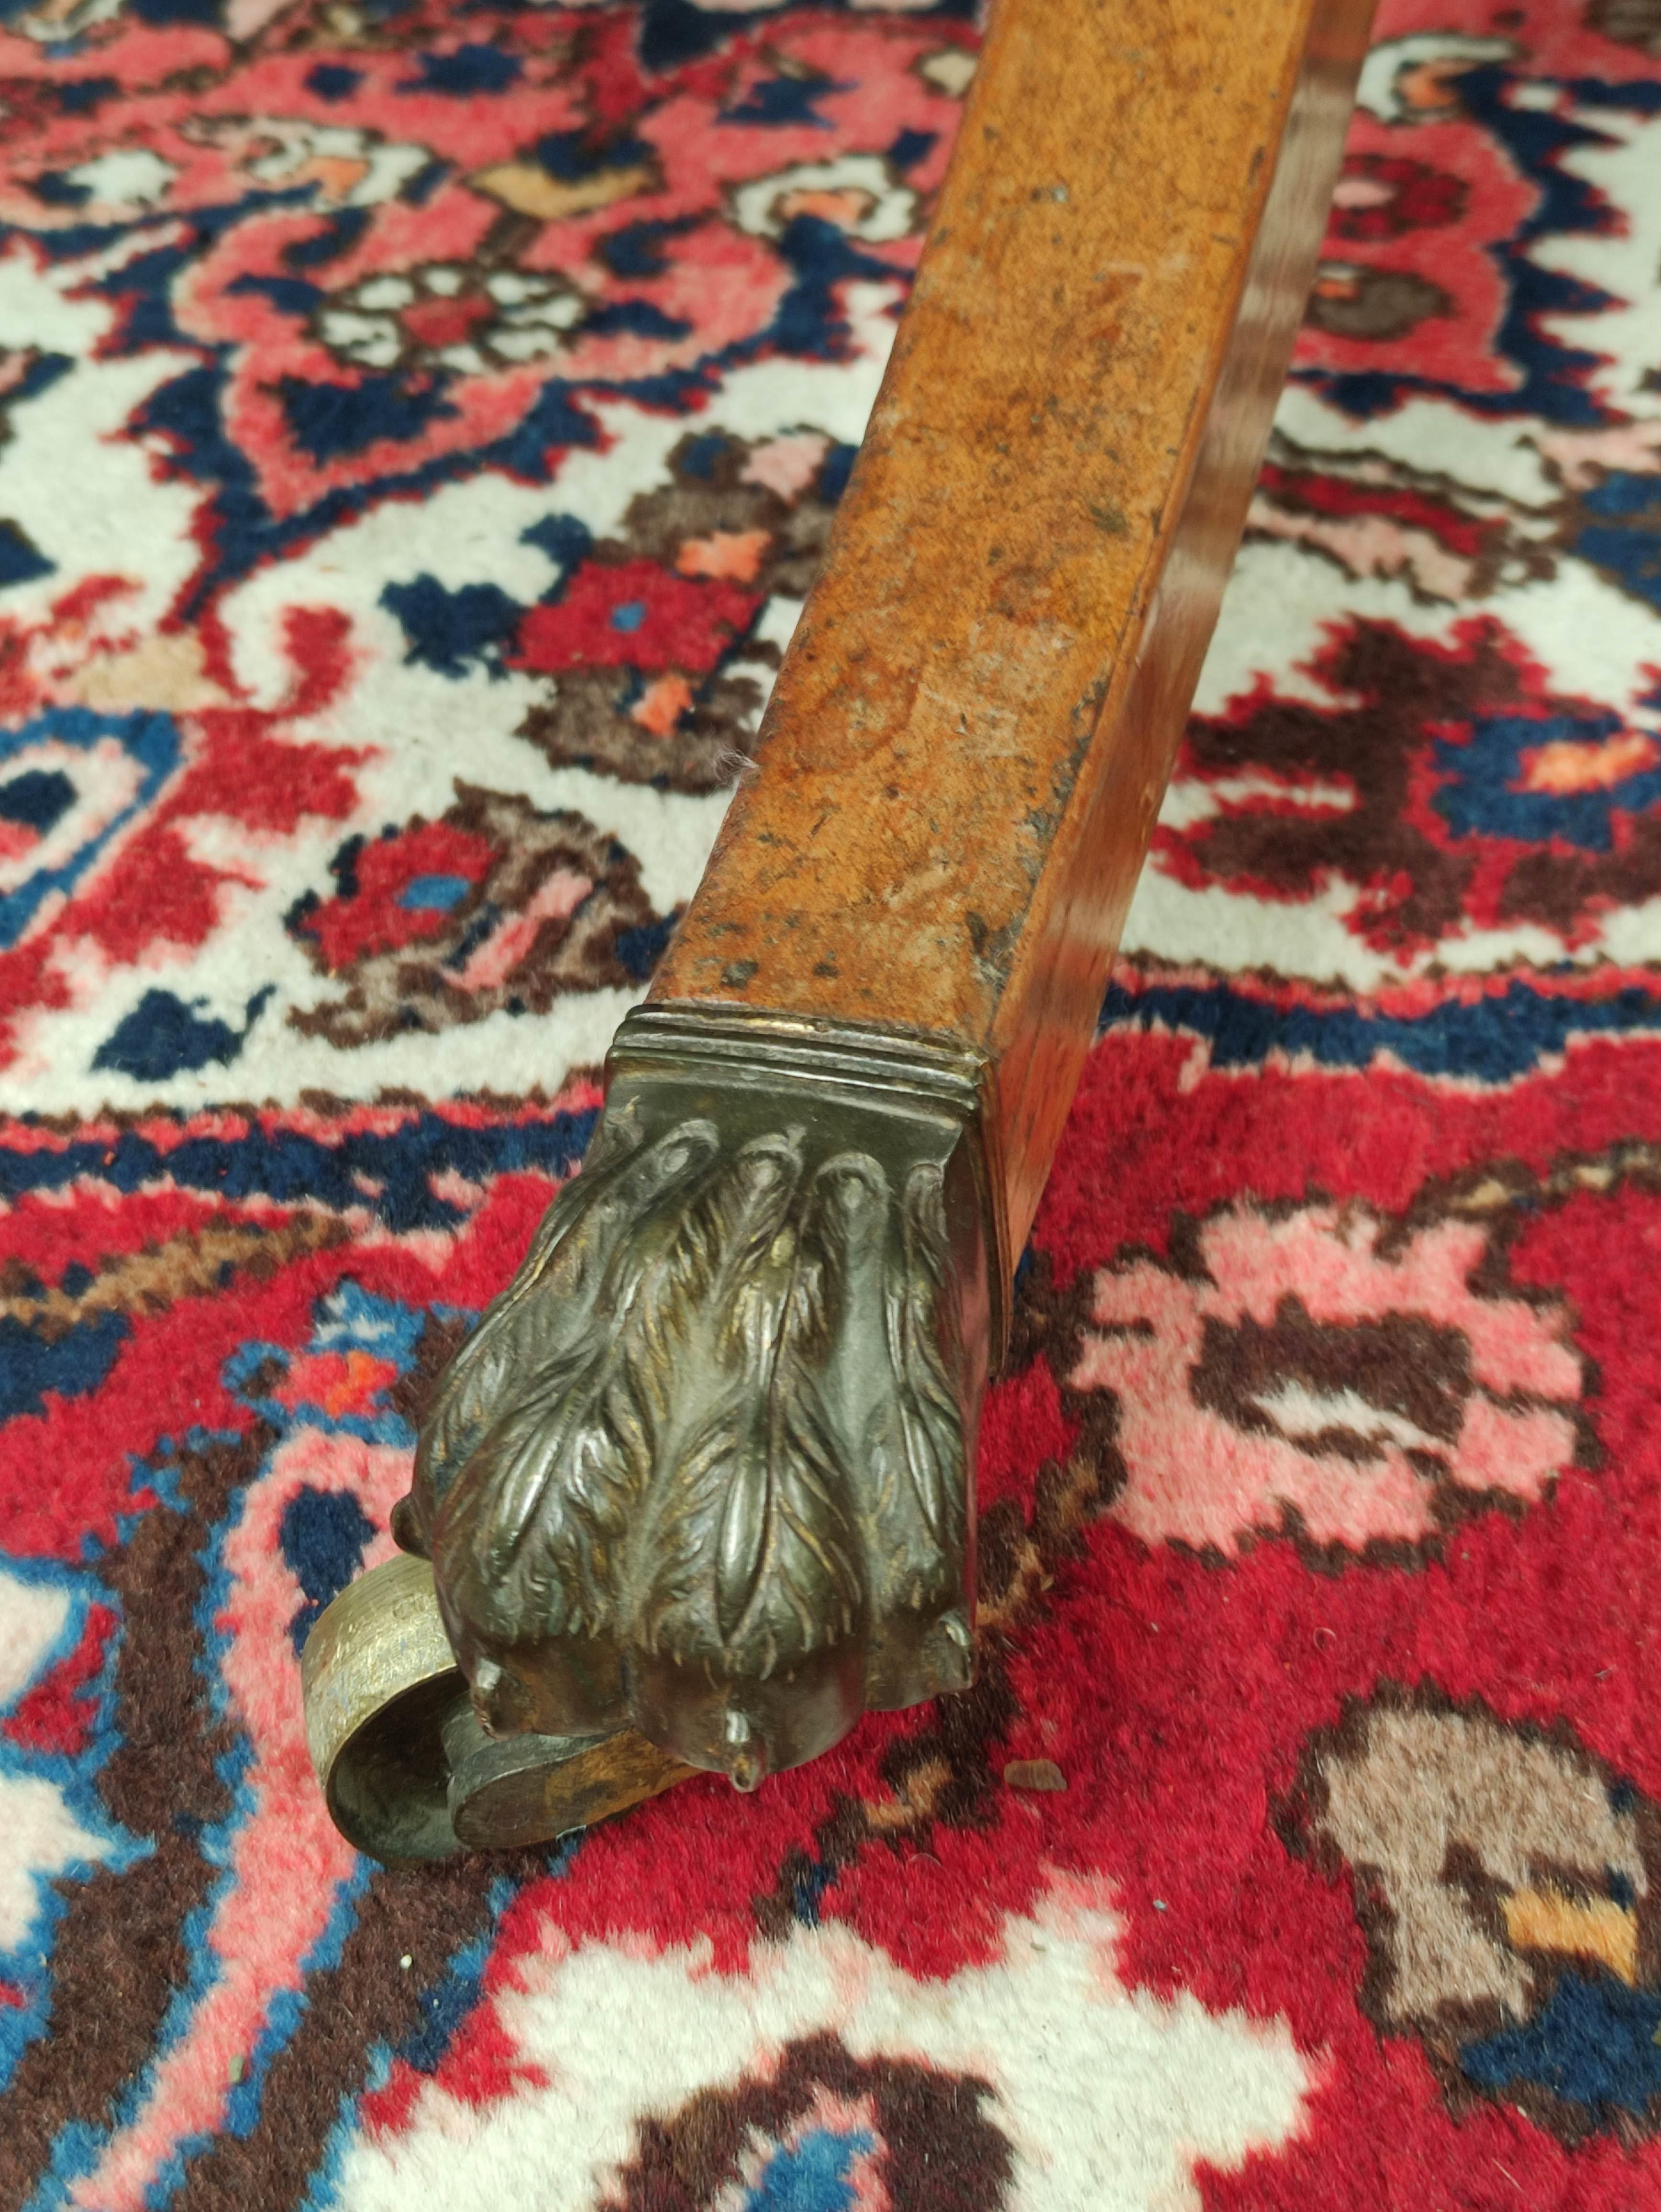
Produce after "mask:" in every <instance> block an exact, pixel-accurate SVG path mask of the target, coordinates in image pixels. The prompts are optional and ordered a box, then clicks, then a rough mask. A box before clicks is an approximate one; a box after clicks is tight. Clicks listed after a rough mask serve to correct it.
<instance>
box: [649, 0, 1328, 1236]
mask: <svg viewBox="0 0 1661 2212" xmlns="http://www.w3.org/2000/svg"><path fill="white" fill-rule="evenodd" d="M1371 13H1372V8H1371V0H1233V4H1232V5H1231V4H1228V0H1001V4H1000V5H999V7H998V8H997V9H996V11H995V15H994V19H993V23H992V27H991V31H990V34H989V39H988V42H987V46H986V49H985V52H984V54H983V59H982V63H981V67H980V70H979V73H978V76H977V82H976V85H975V88H974V90H973V92H972V94H971V95H970V100H969V104H968V107H967V111H966V112H965V115H964V122H963V125H962V131H961V134H960V137H959V140H958V149H957V151H956V153H955V155H954V157H953V161H952V169H951V173H950V174H949V176H948V179H947V181H946V188H945V191H944V194H943V197H942V200H941V204H940V210H939V213H938V216H937V217H936V220H935V223H934V229H933V231H932V234H931V236H930V240H929V244H928V251H927V252H926V254H925V257H924V259H923V264H922V270H921V271H920V273H919V276H918V279H917V283H916V290H915V292H914V295H913V297H912V301H911V303H910V307H909V308H908V310H907V313H906V316H905V319H904V324H903V325H902V328H901V331H900V334H899V337H898V339H897V343H896V348H895V353H894V358H893V361H892V362H891V365H890V368H889V372H888V375H887V378H886V380H885V383H884V386H883V389H882V393H881V396H880V398H879V401H878V404H877V406H876V409H875V411H874V413H873V417H872V421H871V426H870V428H869V431H868V432H867V438H866V441H865V444H864V447H863V448H862V449H861V455H860V459H859V462H858V465H857V466H856V468H855V471H854V476H853V479H852V482H851V483H850V485H849V490H848V493H847V495H846V497H845V499H844V501H843V507H842V509H841V512H840V513H839V514H838V517H837V526H836V529H835V531H834V532H833V535H832V538H831V547H830V550H829V553H828V556H827V559H826V563H825V568H824V573H823V574H822V576H821V577H820V580H819V581H818V586H816V588H815V590H814V592H813V595H812V599H811V601H810V603H809V605H808V608H807V611H806V614H805V616H804V617H803V619H802V623H801V625H800V629H799V631H798V633H797V636H796V639H795V641H794V643H793V645H792V647H791V649H790V652H789V653H788V656H787V659H786V662H785V665H784V668H783V670H782V672H781V675H780V678H779V683H778V686H777V690H776V694H775V696H774V700H773V703H772V706H771V708H770V713H769V716H768V720H767V723H766V725H765V726H764V733H763V740H762V744H761V748H760V764H759V768H758V770H757V774H756V775H754V776H753V777H752V778H751V780H750V781H749V782H748V783H747V784H746V786H745V788H744V789H743V790H742V791H741V792H740V793H739V796H738V798H737V799H735V801H734V803H733V807H732V809H731V811H730V812H729V814H728V816H727V822H726V824H725V826H724V828H723V829H722V832H721V837H720V839H719V841H718V842H717V845H716V848H715V854H714V855H713V857H712V859H711V861H710V864H709V870H708V872H707V873H706V875H705V877H704V879H703V884H702V885H701V887H700V889H699V891H698V893H697V897H696V899H695V900H694V902H693V904H692V906H691V909H690V911H689V912H688V914H687V915H686V916H685V918H684V921H683V923H682V926H681V928H680V931H679V933H678V938H677V939H676V941H675V944H674V945H673V946H672V950H671V951H670V954H669V956H668V957H667V960H666V963H665V965H664V967H663V969H661V970H660V975H659V977H658V980H657V981H656V983H655V985H654V989H653V993H652V997H653V999H654V1000H656V1001H660V1002H662V1001H674V1000H679V1001H685V1000H695V1001H703V1002H706V1003H707V1002H709V1001H712V1000H713V1001H717V1002H725V1003H727V1004H731V1005H734V1006H747V1007H751V1008H756V1009H770V1010H773V1011H776V1012H785V1013H790V1014H800V1015H809V1016H817V1017H827V1018H834V1019H837V1020H840V1021H844V1022H846V1021H853V1022H882V1023H889V1024H892V1023H902V1024H907V1025H910V1026H912V1027H915V1028H917V1029H922V1030H932V1031H935V1032H939V1033H941V1034H944V1035H946V1036H951V1037H953V1038H956V1039H958V1040H960V1041H961V1042H964V1043H965V1044H967V1045H969V1046H970V1047H971V1048H974V1049H976V1050H977V1051H979V1052H981V1053H983V1054H985V1055H986V1057H987V1059H988V1060H989V1063H990V1066H991V1068H992V1071H993V1073H992V1084H993V1086H994V1088H993V1094H992V1096H993V1102H994V1103H993V1112H992V1115H991V1119H992V1121H994V1123H995V1127H993V1128H992V1129H991V1130H990V1131H989V1139H990V1142H991V1147H992V1150H993V1152H994V1155H995V1157H996V1156H1000V1155H1001V1159H1002V1162H1003V1167H1002V1170H1001V1182H1002V1186H1003V1200H1004V1205H1005V1208H1006V1212H1007V1219H1006V1222H1005V1224H1004V1227H1005V1229H1006V1231H1007V1238H1008V1244H1007V1249H1013V1250H1014V1251H1019V1249H1020V1245H1021V1243H1022V1241H1023V1240H1024V1238H1025V1234H1026V1231H1027V1228H1028V1226H1029V1225H1030V1223H1031V1217H1032V1214H1033V1212H1034V1210H1035V1209H1036V1207H1037V1201H1038V1197H1039V1194H1040V1193H1041V1191H1042V1188H1043V1181H1044V1177H1045V1176H1046V1175H1047V1173H1048V1171H1049V1167H1050V1158H1051V1157H1052V1155H1053V1152H1054V1150H1055V1146H1056V1141H1057V1139H1058V1138H1059V1135H1060V1131H1061V1126H1062V1121H1063V1119H1064V1117H1065V1115H1066V1112H1067V1109H1068V1104H1069V1103H1070V1101H1071V1097H1072V1094H1073V1090H1074V1085H1075V1084H1076V1081H1077V1079H1078V1074H1079V1072H1080V1066H1081V1064H1082V1060H1083V1056H1084V1054H1085V1052H1086V1049H1087V1048H1088V1044H1089V1041H1090V1038H1091V1036H1092V1033H1093V1029H1094V1025H1095V1020H1096V1016H1097V1011H1098V1007H1099V1006H1100V1003H1101V998H1102V993H1103V990H1104V986H1105V982H1106V978H1107V973H1108V969H1109V964H1110V960H1111V957H1112V955H1113V951H1114V950H1115V948H1116V944H1117V941H1118V936H1119V932H1120V929H1121V927H1122V926H1123V920H1124V915H1125V911H1126V908H1127V907H1128V906H1129V900H1130V896H1131V892H1132V890H1133V889H1134V888H1135V879H1136V875H1137V872H1138V870H1139V868H1140V866H1141V861H1142V858H1143V855H1144V854H1145V852H1146V849H1147V841H1148V837H1149V836H1150V834H1151V831H1152V829H1153V820H1154V817H1155V815H1156V813H1157V811H1158V809H1159V799H1160V797H1161V794H1162V793H1163V791H1164V788H1165V780H1166V777H1167V775H1168V774H1169V771H1170V764H1171V756H1172V753H1173V751H1174V749H1175V746H1176V743H1177V738H1178V736H1179V734H1180V732H1181V727H1182V722H1183V716H1184V714H1185V713H1186V711H1187V708H1188V704H1189V699H1190V698H1191V696H1192V693H1193V689H1194V685H1195V684H1196V680H1197V678H1198V675H1199V669H1200V663H1201V659H1202V655H1203V653H1204V650H1205V647H1206V643H1207V641H1208V637H1209V635H1210V633H1211V629H1212V625H1213V623H1214V620H1215V617H1216V611H1217V605H1218V601H1219V599H1220V594H1221V591H1222V586H1223V583H1224V580H1225V578H1226V574H1227V569H1228V565H1229V562H1230V561H1231V559H1232V555H1233V551H1234V548H1235V544H1236V543H1237V541H1238V536H1239V532H1240V530H1241V528H1242V526H1243V524H1244V514H1245V507H1246V501H1247V499H1248V497H1249V495H1250V486H1251V481H1252V478H1253V477H1254V476H1255V474H1256V468H1257V465H1258V463H1259V461H1260V459H1261V457H1262V447H1263V442H1264V441H1265V439H1266V437H1267V435H1268V430H1269V419H1270V416H1271V415H1272V412H1273V410H1274V404H1275V397H1276V394H1277V393H1278V392H1279V389H1280V386H1281V380H1282V378H1283V376H1284V374H1285V372H1286V366H1287V360H1288V357H1289V356H1290V351H1291V347H1292V342H1293V336H1294V334H1295V331H1296V328H1297V324H1298V320H1299V314H1300V313H1301V310H1302V306H1303V301H1304V299H1305V294H1306V292H1307V289H1308V285H1309V283H1310V279H1311V273H1312V270H1313V265H1314V258H1315V255H1316V252H1317V248H1318V246H1319V242H1320V237H1321V232H1322V228H1323V218H1324V215H1325V210H1326V205H1327V202H1328V198H1329V194H1330V191H1331V186H1332V181H1333V178H1334V175H1335V170H1336V166H1337V162H1338V158H1339V155H1340V152H1341V150H1342V136H1343V129H1344V125H1345V121H1346V118H1347V117H1348V110H1349V102H1350V99H1351V95H1352V91H1353V87H1354V77H1355V73H1356V70H1357V69H1358V68H1359V66H1360V58H1361V54H1362V52H1363V50H1364V47H1365V43H1366V32H1367V27H1368V24H1369V21H1370V17H1371Z"/></svg>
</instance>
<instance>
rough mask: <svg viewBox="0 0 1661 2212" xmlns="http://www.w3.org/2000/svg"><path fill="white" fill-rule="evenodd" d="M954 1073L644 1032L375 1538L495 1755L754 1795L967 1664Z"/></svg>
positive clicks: (967, 1071) (783, 1043) (967, 1099)
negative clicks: (562, 1744)
mask: <svg viewBox="0 0 1661 2212" xmlns="http://www.w3.org/2000/svg"><path fill="white" fill-rule="evenodd" d="M976 1076H977V1070H976V1067H975V1066H974V1064H973V1062H972V1061H971V1060H970V1058H969V1056H968V1055H966V1054H961V1053H959V1052H957V1051H955V1050H953V1049H952V1048H942V1047H940V1046H936V1045H934V1044H933V1043H931V1042H928V1041H926V1040H924V1041H916V1040H910V1039H904V1038H900V1037H897V1036H885V1035H883V1034H881V1033H873V1032H861V1031H855V1030H848V1029H839V1030H827V1029H820V1030H816V1029H814V1028H812V1027H811V1026H810V1025H807V1024H781V1023H776V1022H757V1021H753V1020H747V1019H745V1018H744V1017H743V1016H741V1015H728V1016H724V1017H723V1016H716V1015H711V1014H710V1013H709V1012H703V1013H700V1014H689V1013H688V1012H685V1011H684V1010H677V1011H673V1012H672V1011H669V1010H654V1009H649V1008H648V1009H646V1010H643V1011H642V1012H639V1013H637V1014H636V1015H634V1016H631V1017H630V1019H629V1021H628V1022H627V1023H625V1024H624V1029H623V1030H622V1032H621V1033H620V1035H619V1037H618V1043H617V1046H616V1048H614V1052H613V1054H612V1060H611V1090H610V1095H609V1097H608V1102H607V1105H606V1109H605V1118H604V1121H603V1122H602V1124H601V1127H600V1129H599V1132H598V1133H597V1136H596V1139H595V1141H594V1144H593V1146H592V1147H591V1150H590V1154H589V1158H588V1161H587V1164H586V1165H585V1167H584V1170H583V1172H582V1173H581V1176H578V1177H577V1178H576V1180H575V1182H573V1183H572V1184H570V1185H569V1187H568V1188H567V1189H566V1190H565V1191H564V1192H563V1194H561V1196H560V1198H559V1199H558V1200H557V1202H556V1204H555V1206H553V1208H552V1209H551V1212H550V1213H549V1216H548V1218H547V1219H546V1221H545V1224H544V1225H543V1228H542V1230H541V1231H540V1232H539V1234H538V1238H537V1241H536V1243H535V1245H534V1247H533V1249H532V1253H531V1255H530V1256H529V1258H528V1259H527V1260H526V1263H525V1266H524V1267H523V1268H522V1269H521V1270H520V1273H519V1275H518V1277H517V1278H516V1279H515V1280H514V1283H513V1284H512V1285H510V1287H509V1288H508V1291H506V1292H505V1293H504V1294H503V1296H502V1297H501V1298H500V1299H499V1300H498V1301H497V1302H496V1304H495V1305H494V1306H492V1307H491V1308H490V1310H489V1311H488V1312H487V1313H486V1315H485V1316H484V1320H483V1321H482V1322H481V1323H480V1325H479V1327H478V1331H477V1332H476V1334H474V1336H473V1337H472V1340H471V1341H470V1342H469V1343H468V1344H467V1345H466V1346H465V1348H464V1349H463V1351H462V1352H461V1353H460V1354H459V1357H458V1358H457V1359H456V1361H455V1363H454V1364H453V1367H452V1369H451V1370H450V1373H449V1375H448V1376H447V1379H446V1382H445V1383H444V1385H443V1387H442V1389H441V1394H440V1396H439V1399H438V1401H437V1403H436V1405H435V1408H434V1411H433V1413H432V1415H431V1418H430V1419H429V1422H428V1425H427V1427H426V1429H425V1431H424V1432H423V1437H422V1439H421V1444H420V1449H419V1451H418V1453H417V1462H416V1475H415V1483H414V1487H413V1489H412V1492H411V1496H410V1498H408V1499H407V1500H405V1503H404V1504H403V1505H402V1506H401V1507H400V1509H399V1516H398V1520H397V1522H396V1524H395V1525H396V1528H397V1530H398V1534H399V1541H401V1542H403V1543H405V1545H406V1546H408V1547H411V1548H412V1549H416V1550H418V1551H420V1552H423V1553H426V1554H427V1555H428V1556H429V1558H430V1559H431V1561H432V1565H433V1571H434V1577H435V1584H436V1589H437V1597H438V1603H439V1607H440V1609H441V1613H442V1615H443V1620H444V1624H445V1626H446V1628H447V1630H448V1632H449V1636H450V1640H451V1642H452V1644H453V1647H454V1650H455V1652H456V1655H457V1656H458V1658H459V1661H460V1663H461V1665H462V1667H463V1668H465V1672H466V1674H467V1675H468V1677H469V1679H470V1680H471V1681H472V1690H473V1699H474V1704H475V1707H476V1710H477V1712H478V1717H479V1719H480V1721H481V1722H482V1723H483V1724H484V1727H485V1729H488V1730H489V1731H490V1733H491V1734H492V1735H497V1736H503V1737H506V1736H511V1735H517V1734H519V1733H520V1732H522V1731H526V1730H529V1731H533V1732H535V1733H537V1734H539V1735H547V1736H552V1737H558V1738H570V1737H576V1736H603V1735H612V1734H614V1733H615V1732H617V1731H619V1730H625V1729H633V1730H635V1731H637V1732H638V1733H639V1734H640V1735H642V1736H644V1737H645V1738H647V1739H648V1741H650V1742H652V1743H654V1744H655V1745H657V1746H659V1747H660V1748H661V1750H662V1751H663V1752H664V1753H666V1754H668V1755H670V1756H671V1757H672V1758H674V1759H679V1760H684V1761H685V1762H686V1763H687V1764H688V1765H692V1766H699V1767H705V1768H712V1769H715V1770H716V1771H721V1772H723V1773H726V1774H728V1775H730V1776H731V1778H732V1779H733V1781H734V1782H735V1783H736V1784H738V1785H739V1788H741V1789H752V1788H754V1787H755V1785H756V1784H757V1783H758V1782H759V1781H760V1780H761V1779H762V1778H763V1777H764V1775H766V1774H768V1773H770V1772H773V1771H777V1770H778V1769H780V1768H782V1767H787V1766H794V1765H798V1764H799V1763H800V1761H802V1760H804V1759H811V1758H812V1757H813V1756H814V1755H815V1754H816V1753H819V1752H821V1751H824V1749H826V1748H827V1747H829V1746H830V1745H831V1744H832V1743H834V1742H836V1741H837V1739H838V1737H840V1736H841V1735H843V1734H844V1733H845V1732H846V1731H847V1730H848V1729H849V1728H850V1727H851V1726H852V1725H853V1724H854V1723H855V1721H856V1720H857V1719H858V1718H859V1717H860V1715H861V1712H863V1711H865V1710H866V1709H867V1707H877V1708H890V1707H895V1706H901V1705H912V1704H916V1703H917V1702H918V1701H920V1700H922V1699H926V1698H929V1697H932V1696H934V1695H935V1694H936V1693H937V1692H940V1691H943V1690H954V1689H959V1688H962V1687H963V1686H965V1685H966V1684H967V1683H968V1682H969V1680H970V1678H971V1675H972V1672H973V1634H972V1620H971V1609H970V1608H971V1599H970V1591H971V1589H972V1583H973V1573H972V1551H973V1513H972V1504H971V1498H970V1469H971V1468H972V1465H973V1444H974V1438H973V1423H974V1418H975V1412H976V1409H977V1407H978V1405H979V1402H980V1397H981V1393H982V1389H983V1385H984V1381H985V1374H986V1365H987V1347H988V1340H989V1312H988V1279H989V1270H988V1260H987V1251H986V1236H985V1232H984V1229H983V1222H984V1218H985V1215H986V1206H985V1199H984V1185H985V1177H984V1174H983V1168H982V1164H981V1162H980V1160H979V1156H978V1151H977V1139H976V1135H975V1130H976V1108H977V1089H976Z"/></svg>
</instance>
